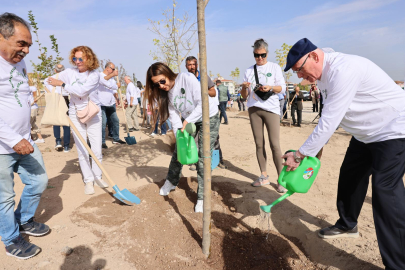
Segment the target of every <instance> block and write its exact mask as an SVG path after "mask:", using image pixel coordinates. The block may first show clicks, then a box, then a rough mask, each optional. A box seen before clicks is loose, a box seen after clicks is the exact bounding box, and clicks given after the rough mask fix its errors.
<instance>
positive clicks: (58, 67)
mask: <svg viewBox="0 0 405 270" xmlns="http://www.w3.org/2000/svg"><path fill="white" fill-rule="evenodd" d="M55 70H56V72H57V73H59V72H62V71H64V70H65V66H64V65H62V64H56V65H55Z"/></svg>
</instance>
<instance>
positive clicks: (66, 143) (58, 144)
mask: <svg viewBox="0 0 405 270" xmlns="http://www.w3.org/2000/svg"><path fill="white" fill-rule="evenodd" d="M64 70H65V67H64V66H63V65H62V64H57V65H55V68H54V71H55V75H53V76H52V78H55V79H58V77H59V76H58V75H57V74H58V73H60V72H62V71H64ZM44 85H45V87H46V88H48V90H49V91H52V90H53V86H52V85H50V84H48V80H45V82H44ZM55 92H57V93H59V94H61V95H62V96H63V98H64V99H65V102H66V106H67V107H68V108H69V93H68V92H66V90H65V89H64V88H62V86H55ZM53 135H54V136H55V140H56V145H55V150H56V151H62V149H63V150H64V152H69V144H70V127H69V126H63V146H62V140H61V138H60V126H53Z"/></svg>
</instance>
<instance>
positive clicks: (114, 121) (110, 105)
mask: <svg viewBox="0 0 405 270" xmlns="http://www.w3.org/2000/svg"><path fill="white" fill-rule="evenodd" d="M116 76H118V70H117V69H116V68H115V65H114V63H112V62H107V64H105V68H104V71H103V72H100V83H99V85H98V98H99V100H100V104H101V116H102V126H101V134H102V145H101V147H102V148H104V149H107V148H108V146H107V144H106V143H105V128H106V126H107V123H109V124H110V125H112V127H111V128H112V137H113V144H126V142H124V141H123V140H121V139H120V137H119V135H120V122H119V119H118V116H117V109H116V107H115V106H116V104H118V105H119V104H120V103H119V102H120V100H119V98H118V94H117V90H118V87H121V84H120V83H119V82H118V83H117V81H116V80H115V79H114V78H115V77H116ZM109 128H110V127H109Z"/></svg>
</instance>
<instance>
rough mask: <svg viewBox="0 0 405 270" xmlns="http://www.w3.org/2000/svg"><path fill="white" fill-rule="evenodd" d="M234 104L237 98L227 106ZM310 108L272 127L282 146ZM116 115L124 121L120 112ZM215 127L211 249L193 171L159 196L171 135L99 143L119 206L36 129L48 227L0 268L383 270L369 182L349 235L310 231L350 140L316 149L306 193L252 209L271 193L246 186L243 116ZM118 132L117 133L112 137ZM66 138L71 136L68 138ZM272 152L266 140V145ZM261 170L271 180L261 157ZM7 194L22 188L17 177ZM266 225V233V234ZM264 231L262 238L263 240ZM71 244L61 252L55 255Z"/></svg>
mask: <svg viewBox="0 0 405 270" xmlns="http://www.w3.org/2000/svg"><path fill="white" fill-rule="evenodd" d="M235 105H236V104H235ZM234 107H235V106H234ZM316 115H317V114H316V113H312V104H311V103H310V102H305V108H304V113H303V120H304V121H303V125H302V128H297V127H289V126H288V125H286V126H282V127H281V142H280V143H281V148H282V151H286V150H288V149H297V148H298V147H299V146H300V145H301V144H302V143H303V142H304V141H305V139H306V138H307V136H308V135H309V134H310V133H311V131H312V130H313V128H314V127H315V123H316V121H315V123H311V121H312V120H313V119H314V118H315V116H316ZM119 117H120V119H121V121H122V120H123V114H122V113H121V112H120V113H119ZM228 117H229V122H230V124H229V125H228V126H225V125H222V126H221V129H220V136H221V148H222V151H223V155H224V159H225V160H226V161H225V163H226V164H227V166H228V169H227V170H223V169H215V170H214V171H213V177H212V181H213V213H212V253H211V254H212V255H211V257H210V258H209V259H208V260H205V259H204V257H203V255H202V253H201V247H200V246H201V235H202V215H201V214H195V213H194V212H193V209H194V204H195V201H196V194H195V191H196V172H192V171H190V170H189V169H188V167H187V166H185V167H184V168H183V178H182V180H181V184H180V185H179V187H178V188H177V189H176V190H175V191H173V192H171V193H170V195H169V196H167V197H166V198H163V197H161V196H159V194H158V192H159V187H160V186H161V185H162V183H163V181H162V180H163V179H164V178H165V176H166V174H167V168H168V164H169V161H170V157H171V151H172V140H173V136H172V135H170V136H169V135H167V136H158V137H156V138H151V137H149V136H148V135H147V133H146V131H147V130H146V129H143V130H142V131H138V132H134V133H131V134H132V135H134V136H135V137H136V139H137V141H138V144H137V145H133V146H128V145H125V146H119V145H112V143H111V142H110V141H108V142H107V145H108V146H109V147H110V148H109V149H107V150H105V151H103V155H104V157H103V164H104V165H105V167H106V169H107V170H108V172H109V174H110V175H111V176H112V177H113V179H114V181H116V182H117V184H118V186H119V187H120V188H121V189H122V188H128V189H129V190H131V191H132V192H133V193H134V194H136V195H137V196H139V197H140V198H141V200H142V203H141V204H140V205H138V206H124V205H120V204H118V203H117V202H116V201H115V200H114V199H113V197H112V196H111V194H110V193H109V192H110V191H111V189H108V190H102V189H100V188H96V194H94V195H92V196H89V195H85V194H84V186H83V182H82V176H81V173H80V168H79V165H78V158H77V150H76V147H75V146H74V144H73V142H71V146H73V148H72V150H71V151H70V152H69V153H63V152H61V153H59V152H56V151H55V150H54V148H53V147H54V138H53V134H52V129H51V127H42V134H43V135H44V137H45V141H46V143H45V144H41V145H39V149H40V150H41V152H42V154H43V156H44V159H45V165H46V169H47V172H48V176H49V184H48V188H47V189H46V190H45V192H44V194H43V196H42V199H41V202H40V205H39V207H38V210H37V214H36V219H37V220H38V221H40V222H45V223H46V224H48V225H49V226H50V227H51V232H50V233H49V234H48V235H46V236H44V237H38V238H35V237H27V239H29V241H31V242H33V243H35V244H36V245H38V246H40V247H41V248H42V249H43V250H42V252H41V253H40V254H39V255H38V256H36V257H34V258H32V259H30V260H27V261H20V260H17V259H14V258H11V257H8V256H6V255H5V253H4V252H1V253H0V269H64V270H65V269H66V270H67V269H191V268H193V269H294V270H295V269H367V270H368V269H372V270H373V269H382V267H383V265H382V261H381V257H380V255H379V250H378V245H377V240H376V235H375V229H374V223H373V217H372V209H371V187H370V188H369V192H368V194H367V197H366V200H365V203H364V207H363V209H362V213H361V215H360V218H359V230H360V235H361V237H360V238H358V239H338V240H327V241H325V240H322V239H320V238H318V236H317V234H316V233H317V231H318V230H319V229H320V228H323V227H325V226H330V225H331V224H334V223H335V221H336V219H337V217H338V214H337V211H336V206H335V201H336V190H337V180H338V174H339V168H340V165H341V163H342V160H343V158H344V154H345V151H346V148H347V146H348V143H349V140H350V136H349V135H348V134H347V133H346V132H344V131H343V130H342V129H339V130H337V131H336V132H335V134H334V135H333V137H332V138H331V140H330V141H329V143H328V145H326V147H325V149H324V154H323V157H322V168H321V170H320V172H319V174H318V177H317V179H316V181H315V183H314V184H313V187H312V188H311V190H310V191H309V192H308V193H307V194H294V195H293V196H291V197H290V198H288V199H287V200H285V201H283V202H282V203H280V204H278V205H277V206H276V207H274V208H273V209H272V214H271V215H270V217H269V218H267V217H266V216H265V215H263V214H261V213H260V211H259V206H260V205H263V204H269V203H271V202H272V201H274V200H275V199H276V198H278V197H279V196H280V195H279V194H278V193H277V192H276V191H275V189H274V187H273V186H266V187H261V188H254V187H251V185H250V183H251V182H252V181H254V180H255V179H256V178H257V177H258V176H259V173H260V172H259V167H258V164H257V160H256V156H255V145H254V141H253V138H252V133H251V129H250V125H249V118H248V116H247V112H238V111H237V110H235V109H232V111H230V112H229V116H228ZM124 136H126V135H124V132H123V130H121V138H122V139H123V137H124ZM72 141H73V140H72ZM266 148H267V151H268V155H269V157H271V152H270V149H269V146H268V145H266ZM267 171H268V173H269V175H270V178H271V179H272V180H273V182H275V181H276V178H277V176H276V170H275V168H274V165H273V163H272V161H271V158H269V161H268V170H267ZM15 183H16V184H15V191H16V199H17V200H18V199H19V196H20V194H21V192H22V189H23V185H22V184H21V181H20V179H19V178H18V176H16V180H15ZM269 229H270V230H269ZM266 237H267V239H266ZM66 246H68V247H71V248H73V253H72V254H71V255H69V256H65V255H63V254H61V251H62V250H63V249H64V248H65V247H66Z"/></svg>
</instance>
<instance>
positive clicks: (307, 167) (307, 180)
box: [260, 150, 321, 213]
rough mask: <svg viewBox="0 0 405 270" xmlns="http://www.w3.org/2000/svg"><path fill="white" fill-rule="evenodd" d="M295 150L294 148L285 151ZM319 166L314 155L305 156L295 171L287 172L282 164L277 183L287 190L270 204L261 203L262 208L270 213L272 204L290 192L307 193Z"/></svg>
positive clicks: (319, 163)
mask: <svg viewBox="0 0 405 270" xmlns="http://www.w3.org/2000/svg"><path fill="white" fill-rule="evenodd" d="M288 152H295V151H294V150H290V151H287V152H286V153H288ZM320 168H321V162H320V161H319V159H317V158H316V157H305V158H304V159H303V160H302V161H301V163H300V165H299V166H298V168H297V169H295V171H289V172H287V171H286V169H287V166H284V168H283V170H282V171H281V173H280V176H279V177H278V183H279V184H280V185H282V186H283V187H285V188H286V189H287V190H288V191H287V192H286V194H284V195H283V196H281V197H280V198H278V199H277V200H275V201H274V202H273V203H272V204H269V205H262V206H260V209H262V210H263V211H264V212H266V213H270V210H271V208H272V207H273V206H275V205H276V204H278V203H279V202H281V201H282V200H284V199H285V198H287V197H289V196H291V195H292V194H294V193H296V192H298V193H307V192H308V190H309V189H310V188H311V186H312V183H313V182H314V180H315V178H316V176H317V174H318V171H319V169H320Z"/></svg>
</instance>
